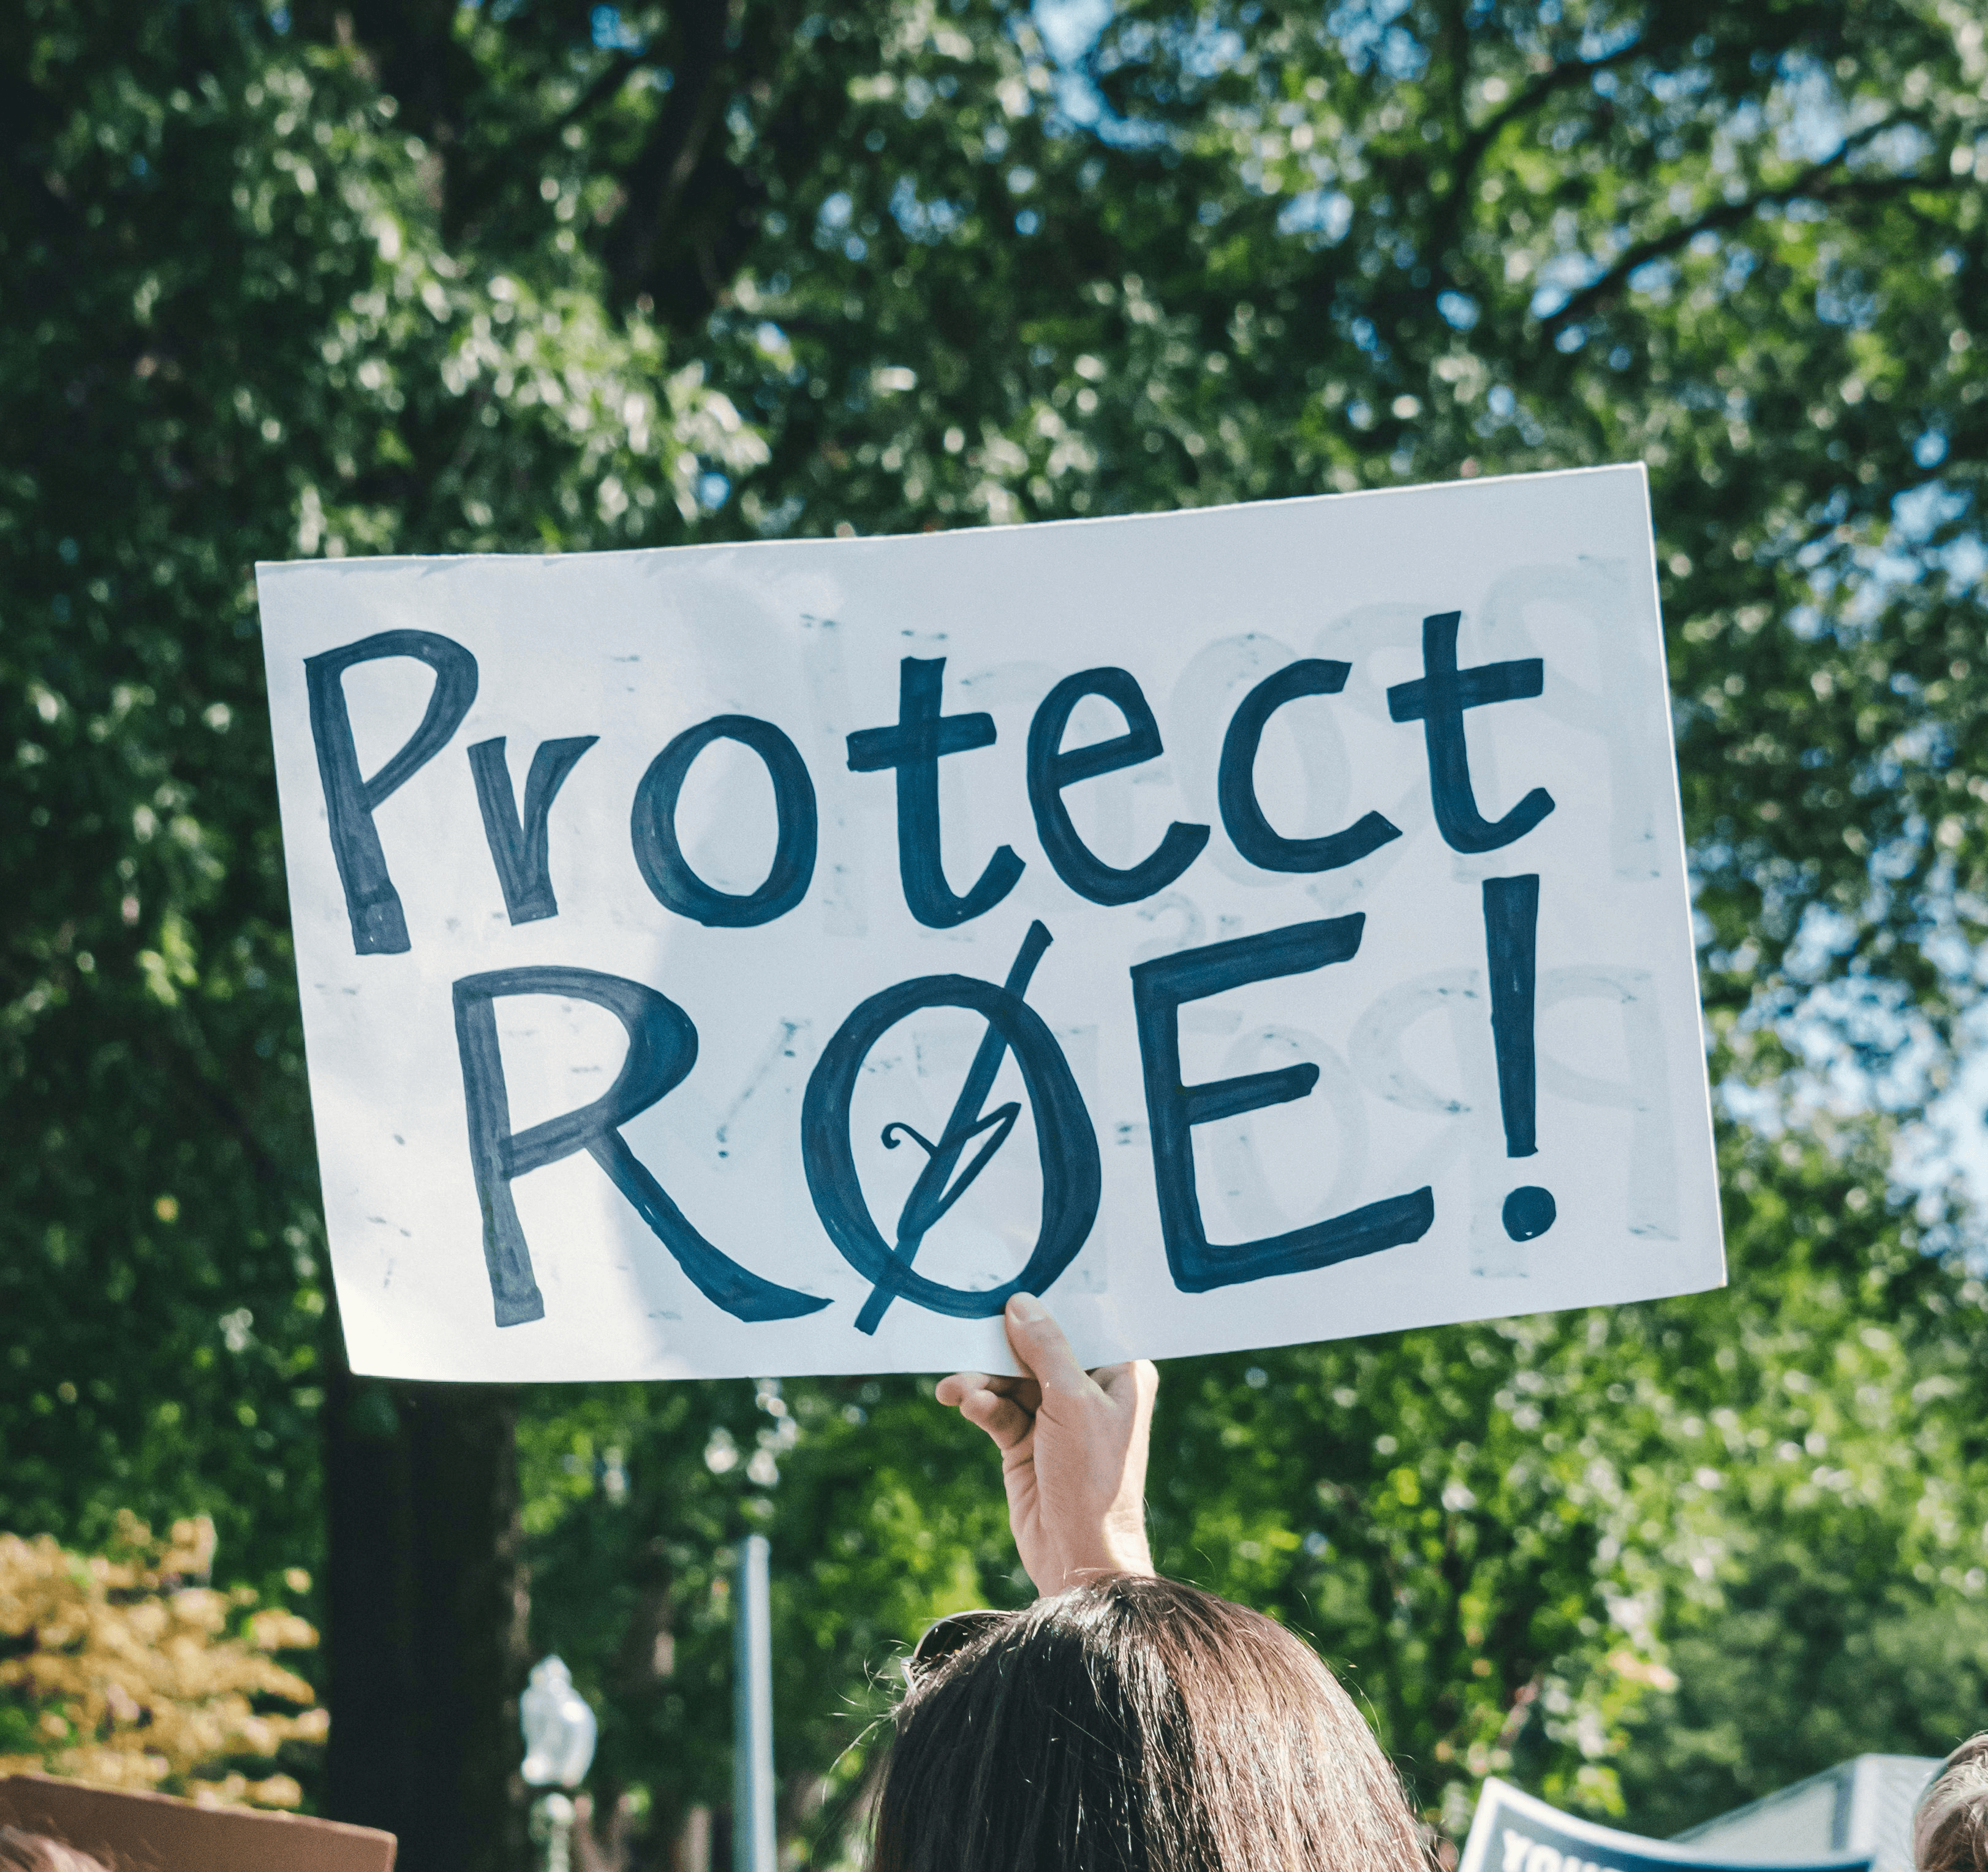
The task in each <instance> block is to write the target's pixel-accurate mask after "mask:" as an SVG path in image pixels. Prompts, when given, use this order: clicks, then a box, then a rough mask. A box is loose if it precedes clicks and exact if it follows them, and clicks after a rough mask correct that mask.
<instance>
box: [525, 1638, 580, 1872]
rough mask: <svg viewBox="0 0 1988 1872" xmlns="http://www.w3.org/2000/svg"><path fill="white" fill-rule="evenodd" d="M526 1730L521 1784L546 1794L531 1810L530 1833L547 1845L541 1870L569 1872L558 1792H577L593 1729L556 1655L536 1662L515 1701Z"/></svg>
mask: <svg viewBox="0 0 1988 1872" xmlns="http://www.w3.org/2000/svg"><path fill="white" fill-rule="evenodd" d="M518 1718H519V1725H520V1726H521V1727H522V1728H523V1730H524V1732H525V1765H524V1768H523V1769H522V1773H523V1775H524V1777H525V1779H526V1782H528V1783H529V1785H530V1786H532V1787H535V1788H546V1789H550V1790H552V1791H551V1792H548V1793H546V1794H544V1795H543V1796H540V1798H539V1800H538V1802H537V1803H536V1806H535V1807H534V1808H533V1810H532V1819H533V1826H532V1831H533V1832H534V1833H537V1834H539V1835H541V1836H543V1839H544V1840H545V1843H546V1872H571V1865H572V1853H573V1802H572V1801H571V1800H570V1799H569V1798H568V1797H567V1796H566V1794H564V1793H563V1792H560V1790H561V1789H566V1788H576V1787H578V1786H580V1782H582V1781H583V1780H584V1779H586V1776H587V1769H588V1768H589V1766H590V1765H591V1764H592V1762H593V1743H594V1738H595V1736H596V1735H597V1733H598V1725H597V1724H596V1723H595V1721H594V1720H593V1711H592V1710H590V1708H587V1699H586V1698H584V1697H583V1696H582V1695H581V1694H580V1692H579V1691H576V1689H574V1688H573V1673H572V1672H571V1671H569V1670H567V1668H566V1666H565V1664H563V1662H562V1661H561V1660H560V1659H559V1658H557V1657H544V1658H541V1659H540V1660H539V1661H538V1663H536V1664H534V1665H533V1666H532V1674H531V1678H530V1681H529V1682H528V1683H527V1684H526V1686H525V1694H524V1695H523V1696H522V1698H519V1704H518Z"/></svg>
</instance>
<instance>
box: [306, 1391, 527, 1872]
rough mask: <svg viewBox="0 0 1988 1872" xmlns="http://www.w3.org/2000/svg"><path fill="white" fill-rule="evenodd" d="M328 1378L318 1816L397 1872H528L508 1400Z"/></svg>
mask: <svg viewBox="0 0 1988 1872" xmlns="http://www.w3.org/2000/svg"><path fill="white" fill-rule="evenodd" d="M339 1363H340V1368H341V1369H339V1370H338V1372H337V1373H336V1375H335V1376H334V1377H333V1380H332V1383H331V1384H330V1387H329V1395H328V1396H327V1398H326V1410H325V1413H324V1415H325V1423H326V1432H325V1436H326V1448H325V1493H326V1503H327V1506H328V1509H329V1512H330V1524H331V1527H330V1535H331V1538H330V1564H329V1566H328V1568H327V1569H326V1596H327V1602H328V1603H327V1612H328V1617H327V1621H326V1623H327V1627H328V1633H327V1637H328V1647H329V1654H328V1662H329V1666H330V1670H329V1677H330V1706H331V1713H332V1723H331V1745H330V1759H329V1760H328V1762H327V1763H326V1791H327V1803H326V1804H327V1806H328V1809H329V1812H330V1817H331V1818H333V1819H334V1820H351V1821H357V1822H359V1823H362V1824H364V1825H366V1826H384V1827H385V1828H387V1830H389V1831H390V1832H391V1833H395V1834H397V1836H399V1839H400V1842H401V1850H400V1857H399V1860H398V1867H399V1872H527V1868H529V1865H530V1863H531V1857H530V1847H529V1843H528V1842H527V1840H526V1831H525V1803H524V1798H523V1789H522V1784H521V1782H519V1777H518V1767H519V1761H520V1759H521V1757H522V1754H523V1746H522V1742H521V1740H520V1738H519V1730H518V1696H519V1691H520V1690H521V1689H522V1687H523V1682H524V1674H525V1667H526V1641H527V1633H526V1615H527V1612H528V1609H529V1597H528V1590H527V1586H526V1576H525V1573H524V1570H523V1568H522V1563H521V1561H520V1558H519V1539H520V1531H519V1519H518V1472H517V1449H516V1421H517V1401H516V1395H515V1393H512V1392H511V1391H510V1390H505V1389H503V1388H501V1387H498V1386H485V1385H411V1384H389V1383H385V1382H384V1381H382V1380H380V1379H367V1378H356V1377H353V1376H352V1375H351V1374H350V1373H347V1372H345V1371H344V1370H343V1369H342V1367H343V1359H340V1361H339Z"/></svg>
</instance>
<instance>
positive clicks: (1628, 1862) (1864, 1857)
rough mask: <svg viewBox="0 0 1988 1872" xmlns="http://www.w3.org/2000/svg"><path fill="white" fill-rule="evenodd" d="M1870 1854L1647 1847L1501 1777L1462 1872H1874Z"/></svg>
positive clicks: (1474, 1820)
mask: <svg viewBox="0 0 1988 1872" xmlns="http://www.w3.org/2000/svg"><path fill="white" fill-rule="evenodd" d="M1871 1860H1872V1855H1871V1853H1868V1852H1852V1853H1828V1854H1826V1855H1824V1856H1822V1857H1807V1858H1802V1857H1782V1856H1780V1855H1777V1856H1774V1857H1770V1858H1756V1857H1751V1856H1750V1855H1745V1854H1741V1855H1730V1854H1728V1853H1722V1852H1721V1851H1719V1850H1718V1849H1717V1848H1716V1847H1706V1846H1694V1845H1692V1844H1690V1843H1672V1841H1670V1840H1647V1839H1645V1838H1644V1837H1643V1836H1641V1834H1640V1833H1622V1832H1619V1831H1618V1830H1617V1829H1616V1828H1614V1827H1613V1826H1597V1825H1596V1824H1595V1823H1594V1821H1592V1820H1577V1819H1576V1818H1575V1817H1574V1816H1573V1815H1572V1814H1570V1813H1561V1812H1560V1809H1558V1808H1557V1807H1550V1806H1547V1803H1545V1802H1544V1801H1543V1800H1537V1799H1534V1798H1533V1796H1531V1795H1530V1794H1527V1793H1525V1792H1523V1791H1522V1790H1520V1789H1518V1788H1515V1787H1513V1786H1512V1785H1511V1784H1510V1782H1505V1781H1500V1780H1499V1779H1497V1778H1496V1776H1493V1777H1492V1778H1491V1779H1489V1780H1487V1781H1486V1782H1485V1783H1484V1786H1483V1790H1482V1791H1481V1792H1479V1795H1478V1797H1477V1811H1476V1813H1474V1814H1473V1815H1472V1816H1471V1820H1470V1837H1469V1840H1467V1841H1466V1843H1465V1845H1464V1848H1463V1857H1462V1859H1461V1860H1459V1862H1458V1864H1457V1869H1456V1872H1871Z"/></svg>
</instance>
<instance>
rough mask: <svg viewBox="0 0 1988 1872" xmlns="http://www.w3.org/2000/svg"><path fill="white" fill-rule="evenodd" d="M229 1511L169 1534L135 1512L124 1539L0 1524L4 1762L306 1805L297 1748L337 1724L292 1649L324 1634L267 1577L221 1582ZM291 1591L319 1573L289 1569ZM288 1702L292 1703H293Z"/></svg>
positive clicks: (194, 1795)
mask: <svg viewBox="0 0 1988 1872" xmlns="http://www.w3.org/2000/svg"><path fill="white" fill-rule="evenodd" d="M214 1549H215V1532H214V1524H213V1522H211V1521H209V1520H208V1519H207V1518H206V1517H205V1515H202V1516H200V1517H198V1518H194V1519H191V1520H186V1521H180V1522H174V1525H173V1528H172V1531H171V1535H170V1536H169V1538H167V1539H165V1540H158V1539H154V1536H153V1533H152V1531H151V1529H150V1528H148V1527H147V1526H146V1525H145V1524H144V1522H141V1521H140V1520H139V1519H138V1518H137V1516H136V1515H132V1514H130V1513H129V1512H128V1511H127V1512H126V1513H124V1514H123V1515H120V1516H119V1517H118V1518H117V1526H116V1532H115V1534H114V1535H113V1539H112V1541H111V1544H110V1550H109V1551H108V1552H105V1553H101V1554H91V1555H83V1554H78V1553H72V1552H69V1551H68V1549H66V1548H63V1547H62V1546H60V1545H58V1544H57V1543H56V1542H55V1541H54V1540H53V1539H51V1538H50V1537H49V1536H48V1535H39V1536H38V1537H37V1538H36V1539H34V1540H32V1541H24V1540H22V1539H20V1538H19V1536H18V1535H11V1534H6V1535H0V1774H22V1773H38V1774H56V1775H65V1776H73V1777H74V1778H75V1779H79V1780H83V1781H88V1782H93V1783H95V1784H96V1786H100V1787H113V1788H125V1789H135V1790H138V1791H141V1792H157V1793H164V1794H177V1795H180V1796H184V1797H187V1798H190V1799H194V1800H198V1801H199V1802H201V1803H203V1804H205V1805H208V1806H259V1807H294V1806H297V1805H298V1803H299V1802H300V1801H301V1800H302V1799H303V1789H302V1788H301V1787H300V1786H299V1785H298V1782H297V1780H296V1777H295V1776H293V1775H291V1774H289V1773H287V1772H285V1766H284V1765H285V1764H286V1762H296V1761H300V1760H303V1759H307V1758H308V1757H309V1756H310V1755H313V1753H315V1752H316V1746H317V1745H318V1744H320V1742H323V1739H324V1735H325V1731H326V1728H328V1727H329V1724H328V1722H327V1720H326V1712H325V1711H324V1710H323V1708H321V1707H319V1706H318V1704H317V1698H316V1694H315V1693H314V1692H313V1690H312V1688H311V1687H310V1685H309V1684H308V1683H306V1681H304V1680H303V1678H302V1677H299V1676H298V1675H297V1674H296V1672H295V1671H291V1670H287V1669H286V1668H285V1667H283V1666H282V1665H281V1664H278V1663H277V1662H276V1657H275V1656H274V1654H275V1653H277V1652H279V1651H296V1650H308V1649H309V1647H312V1646H313V1645H315V1644H316V1643H317V1633H316V1632H315V1631H313V1630H312V1629H311V1627H310V1626H309V1624H308V1623H306V1622H305V1620H303V1619H301V1618H299V1616H297V1615H296V1613H294V1612H291V1611H289V1610H286V1609H285V1608H284V1607H283V1606H280V1605H276V1606H258V1604H257V1600H258V1598H259V1595H258V1594H257V1593H256V1592H255V1589H254V1588H253V1587H252V1586H237V1587H236V1588H235V1589H234V1590H233V1591H232V1592H228V1593H222V1592H218V1591H216V1590H215V1589H214V1588H213V1587H212V1586H210V1585H208V1583H207V1582H208V1576H209V1574H210V1573H211V1571H212V1569H213V1564H214ZM285 1583H286V1585H287V1586H289V1588H290V1589H291V1590H292V1591H293V1592H304V1591H307V1590H308V1589H309V1585H310V1576H309V1575H308V1574H307V1573H306V1572H303V1570H302V1569H289V1578H288V1579H286V1582H285ZM286 1705H287V1706H288V1707H286Z"/></svg>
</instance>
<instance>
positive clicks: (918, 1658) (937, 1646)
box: [904, 1608, 1014, 1686]
mask: <svg viewBox="0 0 1988 1872" xmlns="http://www.w3.org/2000/svg"><path fill="white" fill-rule="evenodd" d="M1013 1616H1014V1614H1013V1613H1010V1612H996V1611H992V1610H988V1609H984V1608H983V1609H981V1610H975V1611H972V1612H949V1613H947V1614H946V1616H945V1617H944V1618H942V1619H935V1620H933V1621H932V1623H931V1624H929V1625H928V1626H927V1627H925V1636H924V1637H921V1639H919V1640H918V1643H917V1644H915V1645H914V1646H912V1647H911V1656H910V1657H907V1658H906V1659H905V1660H904V1679H905V1681H906V1682H907V1683H908V1684H912V1685H914V1686H915V1685H916V1684H918V1681H919V1679H920V1678H921V1677H929V1676H930V1675H931V1673H932V1672H933V1671H936V1670H937V1669H938V1667H939V1666H940V1665H941V1664H944V1663H945V1661H946V1660H947V1659H948V1658H949V1657H957V1656H958V1654H959V1653H960V1652H962V1651H963V1650H965V1649H966V1647H968V1646H969V1644H972V1642H973V1641H974V1640H975V1639H976V1638H978V1637H981V1636H982V1634H983V1633H986V1632H990V1631H992V1630H994V1629H995V1627H996V1626H999V1625H1005V1624H1006V1623H1007V1622H1008V1620H1009V1619H1011V1618H1013Z"/></svg>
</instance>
